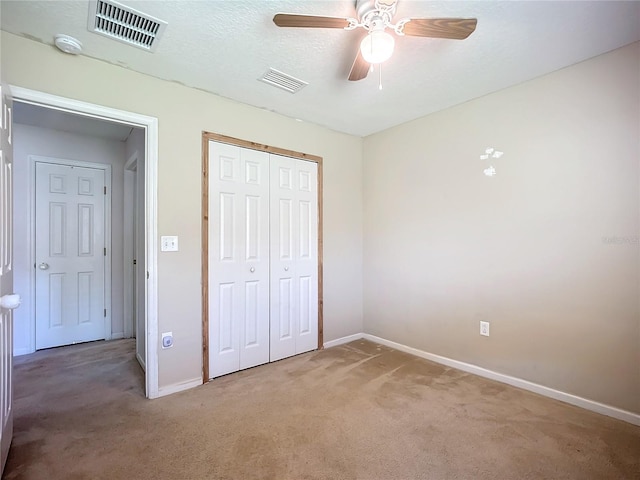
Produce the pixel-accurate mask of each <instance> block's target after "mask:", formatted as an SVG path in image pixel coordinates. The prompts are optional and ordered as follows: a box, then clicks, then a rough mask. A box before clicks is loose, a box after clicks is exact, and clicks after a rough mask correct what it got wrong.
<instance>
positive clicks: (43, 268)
mask: <svg viewBox="0 0 640 480" xmlns="http://www.w3.org/2000/svg"><path fill="white" fill-rule="evenodd" d="M38 268H39V269H40V270H48V269H49V264H48V263H44V262H42V263H41V264H40V265H38Z"/></svg>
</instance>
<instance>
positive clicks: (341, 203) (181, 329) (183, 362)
mask: <svg viewBox="0 0 640 480" xmlns="http://www.w3.org/2000/svg"><path fill="white" fill-rule="evenodd" d="M1 39H2V43H1V45H2V47H1V48H2V51H1V61H2V75H3V79H2V80H3V81H5V82H6V83H8V84H12V85H17V86H21V87H24V88H29V89H33V90H38V91H41V92H46V93H51V94H54V95H60V96H63V97H68V98H74V99H78V100H82V101H86V102H91V103H95V104H99V105H104V106H107V107H112V108H117V109H121V110H127V111H132V112H136V113H141V114H144V115H149V116H153V117H156V118H158V119H159V159H158V234H159V235H178V236H179V237H180V251H179V252H159V254H158V270H157V273H158V297H159V299H158V311H159V314H158V315H159V317H158V326H159V331H160V332H163V331H171V332H173V336H174V345H173V347H172V348H170V349H166V350H160V349H159V359H158V360H159V377H160V378H159V385H160V388H163V387H170V386H172V385H177V384H180V383H183V382H188V381H191V380H194V379H198V378H201V376H202V309H201V259H202V255H201V252H202V245H201V234H200V233H201V224H202V219H201V181H202V131H203V130H204V131H209V132H216V133H220V134H223V135H229V136H232V137H236V138H241V139H245V140H250V141H253V142H257V143H261V144H265V145H272V146H274V147H279V148H283V149H289V150H294V151H298V152H304V153H308V154H312V155H318V156H321V157H323V159H324V171H323V173H324V205H323V213H324V225H323V226H324V238H323V240H324V256H323V265H324V337H325V340H327V341H328V340H333V339H336V338H340V337H343V336H346V335H350V334H355V333H358V332H361V331H362V139H360V138H357V137H353V136H350V135H345V134H341V133H337V132H334V131H331V130H329V129H326V128H323V127H319V126H316V125H311V124H307V123H301V122H297V121H295V119H292V118H287V117H283V116H281V115H277V114H274V113H272V112H268V111H266V110H262V109H259V108H255V107H251V106H248V105H242V104H239V103H236V102H233V101H231V100H227V99H224V98H221V97H218V96H216V95H212V94H209V93H206V92H203V91H201V90H196V89H192V88H188V87H185V86H182V85H179V84H177V83H172V82H167V81H163V80H158V79H156V78H153V77H149V76H147V75H142V74H139V73H135V72H132V71H130V70H127V69H125V68H122V67H118V66H114V65H110V64H108V63H105V62H100V61H98V60H94V59H91V58H88V57H86V56H75V57H74V56H71V55H65V54H62V53H61V52H58V51H56V50H55V49H52V48H51V47H50V46H48V45H43V44H41V43H38V42H35V41H32V40H28V39H25V38H21V37H18V36H16V35H11V34H8V33H6V32H2V33H1ZM265 88H269V87H265ZM276 93H277V92H276ZM282 94H285V93H282ZM287 95H288V94H287ZM158 348H159V345H158Z"/></svg>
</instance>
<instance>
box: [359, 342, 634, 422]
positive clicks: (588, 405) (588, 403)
mask: <svg viewBox="0 0 640 480" xmlns="http://www.w3.org/2000/svg"><path fill="white" fill-rule="evenodd" d="M362 337H363V338H365V339H366V340H369V341H371V342H375V343H379V344H381V345H386V346H387V347H391V348H395V349H396V350H400V351H402V352H406V353H410V354H412V355H415V356H417V357H421V358H426V359H427V360H431V361H432V362H436V363H440V364H442V365H446V366H448V367H453V368H457V369H458V370H462V371H465V372H469V373H473V374H474V375H478V376H480V377H485V378H490V379H491V380H496V381H498V382H501V383H506V384H508V385H512V386H514V387H518V388H522V389H523V390H528V391H530V392H534V393H537V394H540V395H543V396H545V397H549V398H553V399H555V400H560V401H561V402H565V403H569V404H571V405H575V406H577V407H580V408H584V409H586V410H591V411H592V412H596V413H600V414H602V415H607V416H609V417H613V418H617V419H618V420H623V421H625V422H628V423H632V424H633V425H640V415H639V414H637V413H633V412H629V411H627V410H622V409H620V408H616V407H612V406H611V405H605V404H604V403H600V402H596V401H594V400H589V399H586V398H582V397H578V396H576V395H572V394H570V393H565V392H561V391H560V390H555V389H553V388H549V387H545V386H544V385H539V384H537V383H533V382H529V381H527V380H523V379H521V378H517V377H512V376H509V375H505V374H503V373H498V372H494V371H492V370H487V369H486V368H482V367H478V366H477V365H472V364H470V363H465V362H460V361H458V360H453V359H451V358H447V357H442V356H440V355H435V354H433V353H428V352H425V351H422V350H418V349H417V348H412V347H408V346H406V345H402V344H401V343H396V342H392V341H391V340H386V339H384V338H380V337H376V336H375V335H369V334H368V333H365V334H363V335H362Z"/></svg>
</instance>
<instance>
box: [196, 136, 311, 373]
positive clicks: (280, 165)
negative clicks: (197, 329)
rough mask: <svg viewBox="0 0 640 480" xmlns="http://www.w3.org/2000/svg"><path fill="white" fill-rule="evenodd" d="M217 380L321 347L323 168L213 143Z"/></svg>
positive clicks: (212, 360) (212, 315) (211, 262)
mask: <svg viewBox="0 0 640 480" xmlns="http://www.w3.org/2000/svg"><path fill="white" fill-rule="evenodd" d="M207 161H208V165H207V167H208V168H207V170H208V192H207V193H208V275H207V277H208V327H209V328H208V330H209V331H208V337H209V338H208V353H209V373H208V376H209V377H210V378H214V377H218V376H221V375H225V374H228V373H231V372H235V371H238V370H242V369H245V368H250V367H254V366H256V365H260V364H263V363H267V362H273V361H276V360H280V359H282V358H285V357H289V356H292V355H296V354H299V353H303V352H308V351H310V350H315V349H316V348H317V347H318V298H319V297H318V165H317V163H316V162H313V161H306V160H302V159H298V158H293V157H289V156H283V155H277V154H274V153H270V152H267V151H263V150H254V149H250V148H245V147H241V146H237V145H234V144H229V143H222V142H217V141H212V140H209V142H208V160H207Z"/></svg>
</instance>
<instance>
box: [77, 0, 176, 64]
mask: <svg viewBox="0 0 640 480" xmlns="http://www.w3.org/2000/svg"><path fill="white" fill-rule="evenodd" d="M88 26H89V31H91V32H95V33H98V34H100V35H104V36H106V37H109V38H113V39H114V40H118V41H120V42H123V43H127V44H129V45H133V46H134V47H138V48H141V49H143V50H147V51H148V52H153V51H155V49H156V47H157V45H158V40H159V39H160V36H161V35H162V33H163V32H164V29H165V27H166V26H167V22H165V21H163V20H158V19H157V18H154V17H152V16H150V15H147V14H145V13H141V12H139V11H137V10H134V9H133V8H129V7H127V6H125V5H122V4H120V3H118V2H114V1H112V0H109V1H105V0H97V1H95V0H94V1H91V2H90V3H89V23H88Z"/></svg>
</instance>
